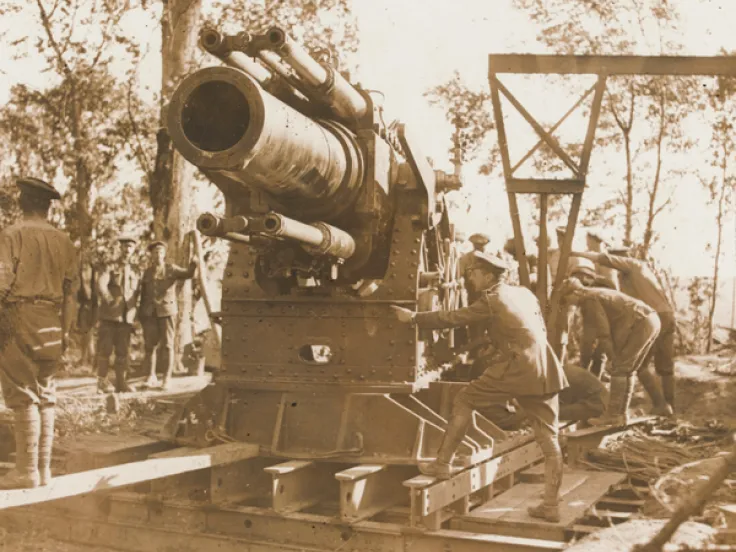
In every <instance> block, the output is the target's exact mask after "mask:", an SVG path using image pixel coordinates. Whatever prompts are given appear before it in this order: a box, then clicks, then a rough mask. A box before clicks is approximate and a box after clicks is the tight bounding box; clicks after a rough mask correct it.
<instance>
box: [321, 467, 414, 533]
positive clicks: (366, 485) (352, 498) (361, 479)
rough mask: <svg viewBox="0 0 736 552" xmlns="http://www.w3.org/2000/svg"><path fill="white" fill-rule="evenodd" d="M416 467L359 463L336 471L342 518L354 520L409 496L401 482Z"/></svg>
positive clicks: (365, 516)
mask: <svg viewBox="0 0 736 552" xmlns="http://www.w3.org/2000/svg"><path fill="white" fill-rule="evenodd" d="M415 473H416V468H415V467H413V466H386V465H367V464H364V465H360V466H354V467H352V468H348V469H347V470H343V471H341V472H338V473H336V474H335V479H337V480H338V481H339V484H340V517H341V518H342V519H343V520H344V521H347V522H350V523H353V522H356V521H361V520H364V519H368V518H369V517H371V516H373V515H375V514H377V513H378V512H381V511H383V510H385V509H386V508H389V507H391V506H393V505H395V504H398V503H400V502H401V501H402V500H404V501H406V500H407V499H408V495H407V492H406V490H405V489H404V487H403V486H402V485H401V483H402V482H403V481H404V480H406V478H407V477H411V476H412V475H413V474H415Z"/></svg>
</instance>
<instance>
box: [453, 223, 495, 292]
mask: <svg viewBox="0 0 736 552" xmlns="http://www.w3.org/2000/svg"><path fill="white" fill-rule="evenodd" d="M468 241H469V242H470V243H471V244H473V250H472V251H469V252H468V253H465V255H463V256H462V257H460V261H459V262H458V273H459V274H460V276H463V277H465V288H466V289H467V290H468V304H470V303H474V302H475V301H476V300H477V299H478V297H479V296H480V291H481V290H476V289H473V288H472V284H471V283H470V282H469V281H468V278H467V276H466V272H467V271H468V268H470V267H471V266H472V264H473V259H474V254H475V252H476V251H478V252H480V253H483V252H484V251H485V248H486V246H487V245H488V243H489V242H490V241H491V240H490V238H489V237H488V236H486V235H485V234H481V233H476V234H473V235H472V236H470V238H468Z"/></svg>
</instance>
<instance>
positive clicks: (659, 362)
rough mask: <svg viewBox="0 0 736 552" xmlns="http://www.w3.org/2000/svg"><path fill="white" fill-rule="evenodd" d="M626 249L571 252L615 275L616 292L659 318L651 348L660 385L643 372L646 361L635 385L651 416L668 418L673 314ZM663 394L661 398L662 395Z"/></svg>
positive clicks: (649, 273)
mask: <svg viewBox="0 0 736 552" xmlns="http://www.w3.org/2000/svg"><path fill="white" fill-rule="evenodd" d="M628 253H629V251H628V249H624V248H620V249H611V250H609V252H608V253H585V252H577V251H575V252H573V255H576V256H578V257H584V258H586V259H588V260H591V261H593V262H594V263H597V264H599V265H601V266H605V267H609V268H613V269H615V270H617V271H618V276H619V288H620V290H621V291H622V292H624V293H626V294H627V295H630V296H631V297H634V298H636V299H639V300H641V301H643V302H645V303H646V304H647V305H649V306H650V307H652V308H653V309H654V310H655V311H656V312H657V314H658V315H659V320H660V324H661V330H660V332H659V337H658V338H657V341H656V342H655V343H654V346H653V347H652V350H651V354H650V357H649V358H651V356H652V355H653V356H654V368H655V371H656V372H657V374H658V375H659V377H660V378H661V381H662V388H660V387H659V385H658V383H657V380H656V379H655V377H654V375H653V374H652V373H651V372H650V371H649V370H648V369H647V366H648V365H649V358H647V359H646V361H645V363H644V369H643V370H642V371H641V373H640V375H639V381H640V382H641V384H642V386H643V387H644V389H645V390H646V392H647V394H648V395H649V396H650V397H651V399H652V404H653V409H652V413H653V414H656V415H662V416H670V415H672V414H673V413H674V411H675V375H674V374H675V330H676V329H677V322H676V320H675V313H674V310H673V308H672V305H671V304H670V302H669V300H668V299H667V295H666V294H665V292H664V290H663V289H662V288H661V286H660V285H659V283H658V282H657V278H656V276H655V275H654V273H653V272H652V271H651V270H650V268H649V267H648V266H647V264H646V263H644V262H643V261H640V260H637V259H631V258H629V257H628V256H627V255H628ZM663 391H664V395H663Z"/></svg>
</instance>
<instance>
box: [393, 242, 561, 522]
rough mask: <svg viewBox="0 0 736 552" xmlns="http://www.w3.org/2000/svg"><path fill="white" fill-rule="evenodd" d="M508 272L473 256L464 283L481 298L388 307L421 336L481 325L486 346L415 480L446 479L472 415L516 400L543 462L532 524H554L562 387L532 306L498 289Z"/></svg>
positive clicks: (504, 287)
mask: <svg viewBox="0 0 736 552" xmlns="http://www.w3.org/2000/svg"><path fill="white" fill-rule="evenodd" d="M506 269H507V267H506V265H505V263H504V262H503V261H502V260H501V259H499V258H497V257H492V256H490V255H486V254H484V253H480V252H477V251H476V252H475V253H474V264H473V266H472V267H471V269H470V270H469V279H470V280H471V282H472V283H473V285H474V286H475V289H478V290H484V291H483V292H482V293H481V296H480V299H478V301H476V302H475V303H473V304H472V305H470V306H469V307H466V308H463V309H459V310H455V311H437V312H417V313H415V312H412V311H410V310H407V309H403V308H400V307H393V308H394V310H395V311H396V315H397V318H398V319H399V320H400V321H402V322H411V323H414V324H416V325H417V326H418V327H420V328H426V329H440V328H453V327H460V326H467V325H469V324H475V323H483V324H485V325H486V327H487V328H488V336H489V340H490V341H491V344H492V345H493V354H492V355H491V357H490V358H484V359H483V361H484V362H485V363H486V369H485V371H484V372H483V374H482V375H481V376H480V377H479V378H478V379H475V380H473V381H471V382H470V383H469V384H468V385H467V386H466V387H465V388H463V390H462V391H460V392H459V393H458V394H457V396H456V398H455V401H454V404H453V410H452V416H451V418H450V421H449V423H448V425H447V430H446V432H445V436H444V439H443V441H442V444H441V446H440V449H439V451H438V452H437V459H436V461H434V462H431V463H421V464H420V465H419V469H420V470H421V471H422V473H424V474H427V475H432V476H434V477H437V478H439V479H448V478H449V477H450V476H451V475H452V467H451V464H452V460H453V457H454V454H455V450H456V449H457V447H458V446H459V444H460V442H461V441H462V439H463V438H464V436H465V432H466V431H467V429H468V427H469V425H470V424H471V421H472V415H473V410H480V411H483V410H484V409H485V408H488V407H494V406H496V405H499V404H501V405H503V404H505V403H506V402H507V401H508V400H510V399H516V400H517V401H518V403H519V404H520V405H521V406H522V408H524V410H525V411H526V412H527V414H528V416H529V418H530V420H531V423H532V426H533V428H534V433H535V437H536V439H537V442H538V443H539V445H540V447H541V448H542V451H543V453H544V456H545V460H546V463H545V490H544V501H543V502H542V504H540V505H538V506H535V507H532V508H530V509H529V514H530V515H532V516H534V517H539V518H543V519H546V520H549V521H556V520H559V510H558V499H559V489H560V484H561V481H562V453H561V450H560V445H559V441H558V412H559V403H558V394H559V392H560V391H561V390H562V389H564V388H565V387H566V386H567V380H566V379H565V374H564V372H563V371H562V368H561V367H560V366H559V363H558V361H557V358H556V357H555V355H554V353H553V352H552V349H551V347H550V346H549V344H548V342H547V330H546V328H545V325H544V319H543V318H542V313H541V311H540V308H539V303H538V301H537V299H536V297H534V295H533V294H532V292H531V291H529V290H528V289H526V288H523V287H519V286H511V285H508V284H505V283H503V282H501V278H502V276H503V274H504V273H505V271H506Z"/></svg>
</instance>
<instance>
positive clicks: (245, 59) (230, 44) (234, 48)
mask: <svg viewBox="0 0 736 552" xmlns="http://www.w3.org/2000/svg"><path fill="white" fill-rule="evenodd" d="M249 41H250V36H249V35H248V34H247V33H239V34H237V35H235V36H223V34H222V33H221V32H220V31H218V30H217V29H212V28H209V27H205V28H204V29H202V31H200V33H199V42H200V44H201V45H202V48H204V49H205V50H206V51H207V52H209V53H210V54H212V55H213V56H216V57H218V58H219V59H221V60H222V61H223V62H225V63H227V64H228V65H229V66H230V67H235V68H236V69H240V70H241V71H245V72H246V73H248V74H249V75H250V76H251V77H253V78H254V79H256V80H257V81H258V82H259V83H261V84H262V85H265V84H267V83H268V82H269V81H270V80H271V72H270V71H269V70H268V69H266V68H265V67H263V66H262V65H260V64H259V63H258V62H257V61H256V60H254V59H252V58H251V57H249V56H247V55H246V54H245V53H243V52H242V51H240V49H241V48H245V46H246V45H247V43H248V42H249Z"/></svg>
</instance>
